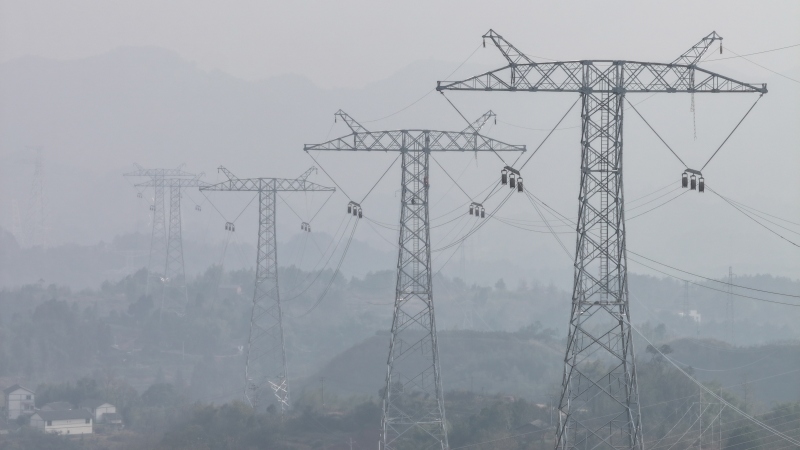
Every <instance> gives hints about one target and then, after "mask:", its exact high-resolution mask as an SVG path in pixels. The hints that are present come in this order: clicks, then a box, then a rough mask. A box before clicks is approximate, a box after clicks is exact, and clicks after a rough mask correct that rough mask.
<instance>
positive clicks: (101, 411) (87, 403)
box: [81, 400, 117, 423]
mask: <svg viewBox="0 0 800 450" xmlns="http://www.w3.org/2000/svg"><path fill="white" fill-rule="evenodd" d="M81 408H83V409H85V410H87V411H89V412H90V413H92V418H93V419H94V421H95V423H100V422H103V421H105V418H104V417H103V416H104V415H105V414H116V412H117V408H116V407H115V406H114V405H112V404H111V403H106V402H104V401H102V400H84V401H82V402H81ZM109 417H112V416H109Z"/></svg>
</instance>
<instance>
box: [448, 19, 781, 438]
mask: <svg viewBox="0 0 800 450" xmlns="http://www.w3.org/2000/svg"><path fill="white" fill-rule="evenodd" d="M483 38H484V44H485V40H486V39H490V40H491V41H492V42H494V44H495V46H497V48H498V49H500V51H501V52H502V53H503V56H504V57H505V58H506V61H507V62H508V64H507V65H506V66H504V67H502V68H500V69H496V70H492V71H489V72H486V73H484V74H482V75H478V76H475V77H472V78H468V79H466V80H463V81H440V82H438V85H437V88H436V89H437V90H438V91H445V90H452V91H507V92H531V93H532V92H571V93H578V94H580V98H581V105H582V111H581V118H582V127H581V186H580V194H579V206H578V224H577V243H576V249H575V278H574V288H573V294H572V312H571V316H570V324H569V337H568V343H567V350H566V355H565V358H564V377H563V381H562V393H561V400H560V404H559V425H558V430H557V434H556V443H555V446H556V448H557V449H578V448H580V449H585V448H592V449H598V450H600V449H641V448H642V445H643V443H642V432H641V430H642V428H641V414H640V411H639V394H638V390H637V383H636V365H635V360H634V351H633V342H632V340H631V326H630V314H629V305H628V278H627V260H626V251H625V209H624V206H623V205H624V203H623V185H622V117H623V110H624V108H623V100H624V98H625V95H626V94H628V93H652V92H669V93H677V92H683V93H722V92H739V93H752V92H755V93H761V94H765V93H766V92H767V87H766V85H765V84H762V85H756V84H748V83H743V82H740V81H736V80H733V79H731V78H728V77H725V76H722V75H719V74H717V73H714V72H710V71H708V70H705V69H701V68H699V67H697V63H698V62H700V59H701V58H702V56H703V55H704V54H705V52H706V51H707V50H708V48H709V46H710V45H711V44H712V43H713V42H714V41H716V40H721V39H722V38H721V37H720V36H719V35H717V34H716V33H711V34H709V35H708V36H706V37H705V38H703V39H702V40H701V41H700V42H699V43H698V44H696V45H694V46H693V47H692V48H690V49H689V50H688V51H686V52H685V53H684V54H683V55H681V56H680V57H678V58H677V59H675V60H674V61H673V62H671V63H668V64H664V63H650V62H637V61H617V60H584V61H556V62H547V63H537V62H534V61H533V60H532V59H531V58H529V57H527V56H525V55H524V54H523V53H522V52H521V51H519V49H517V48H516V47H514V46H513V45H512V44H511V43H509V42H508V41H506V40H505V39H503V37H502V36H500V35H499V34H497V33H495V32H494V31H493V30H489V32H488V33H487V34H485V35H484V36H483ZM598 361H599V362H600V365H598V364H597V362H598Z"/></svg>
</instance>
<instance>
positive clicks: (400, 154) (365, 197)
mask: <svg viewBox="0 0 800 450" xmlns="http://www.w3.org/2000/svg"><path fill="white" fill-rule="evenodd" d="M402 155H403V154H402V153H398V154H397V157H396V158H395V159H394V161H392V163H391V164H389V167H387V168H386V170H385V171H384V172H383V175H381V177H380V178H378V181H376V182H375V184H373V185H372V187H371V188H370V189H369V192H367V195H365V196H364V198H363V199H361V202H360V203H364V201H365V200H366V199H367V197H369V194H371V193H372V191H373V189H375V186H377V185H378V183H380V182H381V180H383V177H385V176H386V174H387V173H389V170H391V168H392V167H393V166H394V163H396V162H397V160H398V159H400V156H402Z"/></svg>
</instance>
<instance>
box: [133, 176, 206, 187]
mask: <svg viewBox="0 0 800 450" xmlns="http://www.w3.org/2000/svg"><path fill="white" fill-rule="evenodd" d="M156 185H160V186H163V187H176V188H190V187H199V188H203V187H206V186H211V183H208V182H206V181H203V180H200V179H198V178H167V179H162V180H160V181H158V180H156V179H151V180H149V181H145V182H144V183H139V184H137V185H136V187H153V186H156Z"/></svg>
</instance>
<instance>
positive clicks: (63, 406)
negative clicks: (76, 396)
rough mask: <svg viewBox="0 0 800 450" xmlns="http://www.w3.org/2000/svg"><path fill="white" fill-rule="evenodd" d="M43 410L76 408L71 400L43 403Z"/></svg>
mask: <svg viewBox="0 0 800 450" xmlns="http://www.w3.org/2000/svg"><path fill="white" fill-rule="evenodd" d="M39 409H41V410H42V411H69V410H70V409H75V408H74V407H73V406H72V403H70V402H50V403H47V404H45V405H42V407H41V408H39Z"/></svg>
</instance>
